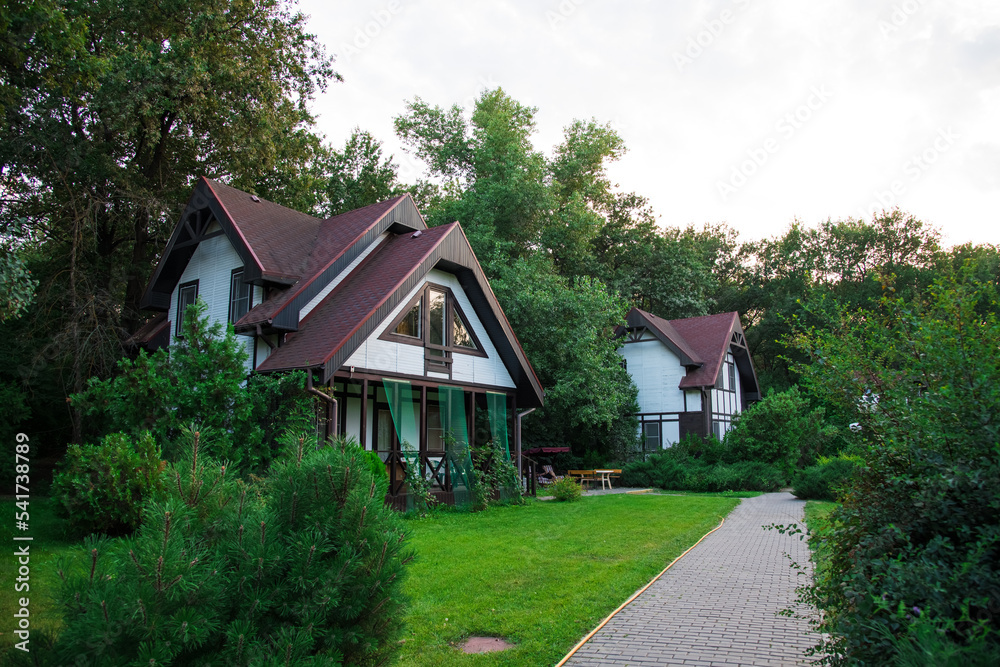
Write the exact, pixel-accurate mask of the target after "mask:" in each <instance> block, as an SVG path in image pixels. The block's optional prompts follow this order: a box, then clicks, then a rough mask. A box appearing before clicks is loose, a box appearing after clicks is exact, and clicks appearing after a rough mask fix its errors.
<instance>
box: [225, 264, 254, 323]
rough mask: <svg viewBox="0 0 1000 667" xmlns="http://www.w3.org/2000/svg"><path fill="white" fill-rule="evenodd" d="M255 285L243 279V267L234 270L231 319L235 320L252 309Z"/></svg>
mask: <svg viewBox="0 0 1000 667" xmlns="http://www.w3.org/2000/svg"><path fill="white" fill-rule="evenodd" d="M252 290H253V285H251V284H250V283H247V282H244V281H243V269H236V270H235V271H233V277H232V280H231V281H230V286H229V321H230V322H235V321H236V320H238V319H240V318H241V317H243V316H244V315H246V314H247V311H249V310H250V295H251V294H252V293H253V291H252Z"/></svg>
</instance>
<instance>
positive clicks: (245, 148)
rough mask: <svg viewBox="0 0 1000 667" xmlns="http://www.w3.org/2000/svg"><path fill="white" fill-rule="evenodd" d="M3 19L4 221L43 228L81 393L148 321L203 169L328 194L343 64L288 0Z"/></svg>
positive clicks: (103, 4) (62, 330)
mask: <svg viewBox="0 0 1000 667" xmlns="http://www.w3.org/2000/svg"><path fill="white" fill-rule="evenodd" d="M2 21H3V23H4V24H6V25H7V26H9V32H8V35H9V38H8V39H6V40H4V41H3V44H2V46H0V67H2V68H3V69H2V83H0V104H2V110H3V114H4V122H3V126H2V128H0V193H2V204H0V206H2V208H0V221H2V223H3V225H4V226H7V225H9V224H11V223H12V222H13V221H15V220H26V221H27V222H28V224H29V225H30V228H31V242H32V243H33V244H35V246H36V247H37V248H38V250H39V255H40V256H41V257H42V258H44V261H43V262H42V265H41V266H40V267H39V271H38V276H39V278H40V279H41V281H42V284H41V285H40V289H39V294H38V296H39V301H40V303H39V309H38V313H39V314H40V315H39V317H40V318H41V319H40V320H39V322H38V326H37V327H36V335H37V336H39V337H43V336H46V335H48V334H50V333H51V334H52V336H51V337H50V338H49V340H48V341H40V342H39V344H38V345H36V346H35V347H36V349H39V350H48V351H47V352H46V354H47V358H48V359H49V360H50V361H49V363H56V365H57V366H59V367H60V368H62V369H63V372H64V374H65V380H64V383H65V385H68V386H67V387H66V391H68V392H73V391H79V390H80V389H81V388H82V387H83V382H84V379H85V378H86V377H88V376H90V375H93V374H99V373H106V372H108V371H109V370H110V368H111V367H112V366H113V363H114V361H115V360H116V359H117V357H118V356H119V354H120V343H121V341H122V340H123V338H124V337H125V336H126V335H127V334H128V333H129V332H130V331H133V330H134V329H135V328H136V327H137V326H138V324H139V323H140V321H141V319H140V318H141V315H140V313H139V301H140V299H141V296H142V290H143V288H144V286H145V284H146V281H147V278H148V276H149V273H150V271H151V268H152V264H153V261H154V259H155V256H156V253H158V252H159V251H160V249H161V248H162V247H163V245H164V243H165V240H166V236H167V234H168V233H169V231H170V227H171V225H172V223H173V218H174V217H175V215H176V212H177V210H178V207H179V206H181V205H182V204H183V202H184V200H185V198H186V197H187V195H188V193H189V192H190V188H191V186H192V184H193V181H194V179H195V178H197V177H198V176H202V175H204V176H209V177H212V178H217V179H221V180H224V181H227V182H230V183H231V184H233V185H234V186H236V187H240V188H243V189H246V190H250V191H252V192H256V193H258V194H260V195H263V196H266V197H268V198H270V199H273V200H276V201H279V202H282V203H285V204H288V205H290V206H293V207H295V208H299V209H310V208H312V207H313V206H314V205H315V204H316V203H317V200H316V195H315V193H316V192H319V191H320V190H321V188H319V187H316V185H317V183H318V182H319V180H320V178H321V176H322V175H321V174H320V173H319V172H320V160H318V158H319V157H321V156H322V153H323V148H322V145H321V143H320V140H319V138H318V137H317V136H316V135H315V134H314V133H313V132H312V131H311V125H312V117H311V116H310V114H309V112H308V110H307V107H306V105H307V103H308V102H309V100H310V99H311V98H312V96H313V94H314V93H315V92H316V90H317V89H320V88H322V87H323V86H325V85H326V83H327V82H328V81H330V80H332V79H336V78H338V77H337V75H336V74H335V73H334V72H333V70H332V67H331V61H330V59H329V58H328V57H327V56H326V55H325V54H324V53H323V50H322V48H321V47H320V45H319V44H318V43H317V42H316V40H315V38H314V37H313V36H312V35H310V34H308V33H307V32H306V31H305V27H304V21H305V19H304V17H303V16H302V15H301V14H299V13H297V12H295V11H294V10H293V8H292V6H291V5H290V4H289V3H287V2H285V0H191V1H189V2H174V3H153V4H150V3H148V2H142V1H140V0H95V1H94V2H88V3H79V2H71V1H69V0H21V1H20V2H14V3H10V4H8V5H6V6H5V8H4V13H3V14H2ZM60 355H62V357H61V359H59V358H58V357H59V356H60ZM77 431H78V429H77Z"/></svg>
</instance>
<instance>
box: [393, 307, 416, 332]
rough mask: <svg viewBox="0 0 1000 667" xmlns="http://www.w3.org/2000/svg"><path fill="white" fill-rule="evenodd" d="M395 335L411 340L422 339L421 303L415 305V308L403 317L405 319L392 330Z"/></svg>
mask: <svg viewBox="0 0 1000 667" xmlns="http://www.w3.org/2000/svg"><path fill="white" fill-rule="evenodd" d="M392 331H393V333H396V334H399V335H400V336H410V337H411V338H420V302H419V301H418V302H417V303H415V304H413V307H412V308H410V309H409V310H408V311H406V315H403V319H401V320H400V321H399V323H398V324H397V325H396V327H395V328H394V329H393V330H392Z"/></svg>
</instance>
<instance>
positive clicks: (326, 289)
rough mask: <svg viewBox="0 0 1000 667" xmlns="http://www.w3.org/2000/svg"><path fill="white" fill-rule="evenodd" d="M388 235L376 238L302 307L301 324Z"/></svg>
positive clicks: (300, 310)
mask: <svg viewBox="0 0 1000 667" xmlns="http://www.w3.org/2000/svg"><path fill="white" fill-rule="evenodd" d="M388 235H389V232H383V233H382V234H380V235H379V236H377V237H376V238H375V240H374V241H372V242H371V244H369V245H368V247H367V248H365V249H364V251H363V252H362V253H361V254H360V255H358V256H357V257H355V258H354V261H353V262H351V263H350V264H348V265H347V266H346V267H345V268H344V270H343V271H341V272H340V273H338V274H337V276H336V277H335V278H334V279H333V280H331V281H330V282H329V284H328V285H327V286H326V287H324V288H323V289H322V290H321V291H320V293H319V294H317V295H316V296H314V297H313V298H312V299H311V300H310V301H309V303H307V304H306V305H304V306H302V308H301V309H299V322H301V321H302V320H304V319H305V317H306V315H308V314H309V313H311V312H312V310H313V308H315V307H316V306H318V305H319V304H320V302H321V301H323V299H325V298H326V297H327V296H329V295H330V292H332V291H333V290H335V289H336V288H337V285H339V284H340V283H342V282H344V278H346V277H347V276H349V275H351V271H353V270H354V269H356V268H357V267H358V265H359V264H361V262H363V261H365V257H367V256H368V255H370V254H371V253H372V251H374V250H375V248H377V247H378V245H379V244H380V243H382V241H384V240H385V238H386V237H387V236H388Z"/></svg>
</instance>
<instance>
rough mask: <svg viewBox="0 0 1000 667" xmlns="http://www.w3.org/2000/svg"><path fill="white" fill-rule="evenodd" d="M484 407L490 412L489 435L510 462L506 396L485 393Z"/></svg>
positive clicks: (489, 392) (490, 392)
mask: <svg viewBox="0 0 1000 667" xmlns="http://www.w3.org/2000/svg"><path fill="white" fill-rule="evenodd" d="M486 407H488V408H489V411H490V433H491V434H492V435H493V441H494V442H497V443H499V444H501V445H503V450H504V452H505V453H506V454H507V460H508V461H509V460H510V445H509V444H508V443H507V395H506V394H496V393H494V392H492V391H488V392H486Z"/></svg>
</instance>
